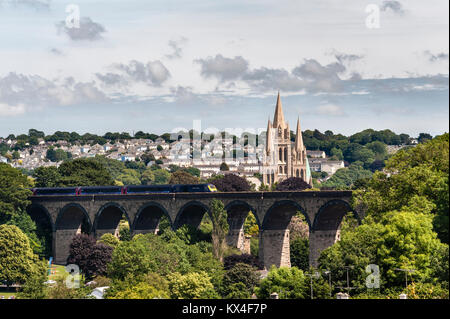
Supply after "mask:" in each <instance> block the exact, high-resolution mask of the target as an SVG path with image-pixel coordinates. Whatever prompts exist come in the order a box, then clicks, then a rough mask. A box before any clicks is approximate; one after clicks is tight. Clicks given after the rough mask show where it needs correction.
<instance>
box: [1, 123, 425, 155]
mask: <svg viewBox="0 0 450 319" xmlns="http://www.w3.org/2000/svg"><path fill="white" fill-rule="evenodd" d="M224 133H225V132H222V135H223V134H224ZM194 134H196V136H199V134H198V133H196V132H193V131H192V130H191V131H189V136H190V137H191V138H192V137H193V136H194ZM183 135H186V134H183ZM206 135H207V136H208V137H209V138H208V140H210V139H213V138H214V137H213V136H209V135H208V134H206ZM241 136H242V137H244V138H245V141H244V144H245V145H246V144H247V143H248V142H249V141H253V140H258V136H254V134H251V133H248V132H244V133H242V135H241ZM158 137H161V138H162V139H164V140H165V141H166V142H168V143H169V142H173V141H174V140H172V139H171V134H170V133H164V134H162V135H157V134H152V133H145V132H142V131H138V132H136V133H135V134H134V135H131V134H130V133H127V132H122V133H118V132H114V133H112V132H107V133H105V134H104V135H96V134H91V133H85V134H83V135H80V134H78V133H77V132H64V131H56V132H55V133H53V134H51V135H46V134H45V133H44V132H43V131H39V130H36V129H30V130H29V131H28V134H20V135H17V136H15V135H14V134H10V135H8V136H7V137H5V138H4V139H6V140H8V139H15V140H17V144H16V145H15V146H14V147H13V150H22V149H24V148H26V147H27V146H28V145H26V144H29V146H33V145H37V144H38V139H43V140H44V141H46V142H57V141H66V142H69V143H72V144H74V143H81V144H91V145H94V144H100V145H103V144H105V143H107V142H108V141H109V142H113V143H114V142H115V141H123V140H131V139H150V140H153V141H155V140H156V139H157V138H158ZM231 137H232V138H233V140H234V141H235V142H236V139H237V137H236V136H234V135H231ZM417 138H418V140H419V142H423V141H426V140H429V139H431V138H432V136H431V135H430V134H428V133H420V135H419V136H418V137H417ZM291 139H292V141H294V140H295V134H294V132H293V131H291ZM303 140H304V143H305V146H306V148H307V149H309V150H318V149H320V150H323V151H325V152H326V153H327V154H328V155H329V156H332V155H333V154H332V149H333V148H336V149H338V150H341V151H342V153H343V155H344V157H345V158H346V160H349V161H351V155H349V154H350V153H351V152H352V151H353V148H354V147H355V146H354V145H353V146H352V144H357V145H366V144H369V143H371V142H381V143H384V144H386V145H399V144H409V143H410V142H411V137H410V136H409V135H408V134H399V135H397V134H395V133H394V132H392V131H390V130H382V131H375V130H373V129H367V130H364V131H362V132H359V133H355V134H353V135H350V136H348V137H347V136H344V135H342V134H334V133H333V132H332V131H325V132H324V133H321V132H320V131H319V130H314V131H311V130H306V131H304V132H303ZM7 150H8V146H7V145H6V144H4V143H0V153H4V152H6V151H7Z"/></svg>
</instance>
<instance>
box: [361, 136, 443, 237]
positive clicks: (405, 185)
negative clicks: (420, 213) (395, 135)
mask: <svg viewBox="0 0 450 319" xmlns="http://www.w3.org/2000/svg"><path fill="white" fill-rule="evenodd" d="M448 174H449V135H448V133H446V134H444V135H442V136H439V137H436V138H434V139H433V140H431V141H428V142H426V143H423V144H419V145H418V146H416V147H414V148H409V149H405V150H400V151H398V152H397V153H396V154H395V155H394V156H393V157H391V158H390V159H389V160H388V161H387V162H386V167H385V170H384V171H383V172H381V171H377V172H375V173H374V175H373V178H372V179H371V180H370V181H369V182H368V183H367V186H366V187H365V189H364V190H360V191H357V192H355V193H354V194H353V197H354V199H355V203H354V205H355V207H356V206H358V205H362V206H364V207H366V208H367V213H368V214H372V215H373V216H374V217H378V218H379V217H381V216H382V215H383V214H384V213H385V212H390V211H393V210H402V209H403V208H404V207H409V206H411V205H413V206H414V205H415V204H416V203H422V204H425V203H426V204H427V205H430V211H431V213H432V214H433V216H434V219H433V225H434V229H435V231H436V232H437V233H438V235H439V238H440V239H441V240H442V241H443V242H446V243H448V228H449V224H448V212H449V201H448V190H449V188H448V186H449V178H448Z"/></svg>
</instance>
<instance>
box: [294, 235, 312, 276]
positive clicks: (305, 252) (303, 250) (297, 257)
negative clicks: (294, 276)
mask: <svg viewBox="0 0 450 319" xmlns="http://www.w3.org/2000/svg"><path fill="white" fill-rule="evenodd" d="M290 251H291V265H292V266H294V267H297V268H299V269H301V270H303V271H308V269H309V240H308V238H301V237H298V238H296V239H294V240H291V242H290Z"/></svg>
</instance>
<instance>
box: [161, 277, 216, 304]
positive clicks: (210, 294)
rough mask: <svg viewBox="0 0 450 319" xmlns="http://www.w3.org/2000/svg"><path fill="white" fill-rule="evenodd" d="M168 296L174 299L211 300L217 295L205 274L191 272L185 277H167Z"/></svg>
mask: <svg viewBox="0 0 450 319" xmlns="http://www.w3.org/2000/svg"><path fill="white" fill-rule="evenodd" d="M167 279H168V280H169V290H170V296H171V298H174V299H211V298H216V297H218V296H217V293H216V292H215V291H214V286H213V285H212V283H211V280H210V277H209V276H208V274H207V273H205V272H198V273H195V272H192V273H188V274H186V275H182V274H180V273H177V272H176V273H173V274H169V275H168V276H167Z"/></svg>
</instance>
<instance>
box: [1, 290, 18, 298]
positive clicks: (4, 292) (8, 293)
mask: <svg viewBox="0 0 450 319" xmlns="http://www.w3.org/2000/svg"><path fill="white" fill-rule="evenodd" d="M15 295H16V292H15V289H14V288H11V289H9V290H7V289H6V288H0V298H2V296H4V297H5V299H8V297H10V296H15Z"/></svg>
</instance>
